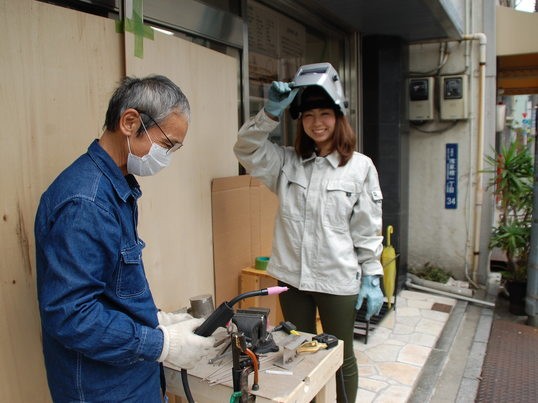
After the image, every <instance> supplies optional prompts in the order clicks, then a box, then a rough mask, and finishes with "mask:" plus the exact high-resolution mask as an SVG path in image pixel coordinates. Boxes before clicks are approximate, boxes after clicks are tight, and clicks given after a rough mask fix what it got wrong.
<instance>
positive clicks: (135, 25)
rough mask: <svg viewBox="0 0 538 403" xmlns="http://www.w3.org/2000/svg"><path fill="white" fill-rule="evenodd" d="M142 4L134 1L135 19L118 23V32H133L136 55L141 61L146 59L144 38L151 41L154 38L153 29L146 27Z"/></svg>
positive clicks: (141, 1)
mask: <svg viewBox="0 0 538 403" xmlns="http://www.w3.org/2000/svg"><path fill="white" fill-rule="evenodd" d="M142 4H143V0H134V1H133V18H132V19H130V18H125V21H116V32H118V33H122V32H132V33H133V34H134V37H135V43H134V55H135V56H136V57H138V58H140V59H142V58H143V57H144V38H146V39H151V40H153V38H154V33H153V29H152V28H151V27H148V26H146V25H144V16H143V14H142Z"/></svg>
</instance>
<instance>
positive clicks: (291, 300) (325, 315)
mask: <svg viewBox="0 0 538 403" xmlns="http://www.w3.org/2000/svg"><path fill="white" fill-rule="evenodd" d="M279 285H281V286H286V287H288V288H289V290H288V291H286V292H283V293H282V294H280V295H279V299H280V306H281V308H282V313H283V314H284V319H285V320H287V321H289V322H291V323H293V324H294V325H295V326H296V327H297V330H298V331H303V332H306V333H313V334H317V330H316V308H317V309H318V311H319V318H320V320H321V326H322V327H323V332H324V333H328V334H332V335H333V336H336V337H337V338H338V339H340V340H343V341H344V363H343V364H342V367H341V368H340V370H339V371H341V372H342V373H341V374H339V373H338V372H337V374H336V392H337V397H338V403H342V402H346V401H347V402H348V403H355V399H356V397H357V388H358V383H359V371H358V368H357V359H356V358H355V352H354V351H353V329H354V324H355V315H356V310H355V303H356V302H357V295H332V294H324V293H319V292H310V291H300V290H298V289H297V288H295V287H291V286H289V285H288V284H285V283H282V282H279ZM342 375H343V382H342ZM342 383H343V385H342ZM344 393H345V394H344ZM346 396H347V400H346Z"/></svg>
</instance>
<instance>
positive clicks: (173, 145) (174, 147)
mask: <svg viewBox="0 0 538 403" xmlns="http://www.w3.org/2000/svg"><path fill="white" fill-rule="evenodd" d="M138 113H143V114H144V115H146V116H147V117H148V118H149V119H150V120H151V121H152V122H153V123H154V124H155V126H157V127H158V128H159V130H160V131H161V132H162V134H164V137H166V140H167V141H168V143H169V144H170V147H169V148H168V150H167V152H169V153H173V152H174V151H177V150H179V149H180V148H181V147H183V143H182V142H181V141H178V142H177V143H174V142H173V141H172V140H170V137H168V136H167V135H166V133H165V132H164V130H163V129H162V128H161V126H159V124H158V123H157V122H156V121H155V119H153V118H152V117H151V115H149V114H147V113H146V112H142V111H139V112H138Z"/></svg>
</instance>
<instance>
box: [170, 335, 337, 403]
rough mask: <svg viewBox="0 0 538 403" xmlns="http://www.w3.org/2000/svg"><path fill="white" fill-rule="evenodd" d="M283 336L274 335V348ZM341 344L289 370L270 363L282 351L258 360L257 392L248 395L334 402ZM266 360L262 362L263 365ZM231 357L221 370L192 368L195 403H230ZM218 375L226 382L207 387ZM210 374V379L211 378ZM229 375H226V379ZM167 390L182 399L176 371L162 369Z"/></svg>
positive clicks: (206, 365)
mask: <svg viewBox="0 0 538 403" xmlns="http://www.w3.org/2000/svg"><path fill="white" fill-rule="evenodd" d="M301 336H303V337H305V338H307V339H308V340H310V339H311V336H312V335H309V334H305V333H303V334H302V335H301ZM283 337H289V336H282V332H275V333H274V338H275V342H276V343H277V344H280V343H281V342H282V340H283ZM217 351H218V348H215V349H214V351H212V352H211V353H210V355H209V356H210V357H212V356H214V355H215V354H216V353H217ZM343 351H344V343H343V342H342V341H339V343H338V345H337V346H335V347H333V348H331V349H330V350H319V351H317V352H316V353H305V354H301V355H299V356H298V358H297V359H296V360H297V362H296V364H295V365H294V366H293V367H292V368H291V369H290V370H289V371H286V370H285V369H282V368H278V367H274V366H272V364H271V362H272V361H271V360H273V361H274V360H281V358H282V347H281V348H280V351H279V352H277V353H269V354H267V357H266V358H261V364H260V370H259V386H260V388H259V390H258V391H251V393H252V394H255V395H256V402H257V403H259V402H281V403H291V402H294V403H295V402H296V403H303V402H304V403H307V402H310V401H311V400H312V399H313V398H314V397H315V398H316V402H317V403H328V402H334V401H336V381H335V373H336V371H337V370H338V368H340V366H341V365H342V362H343ZM264 360H265V361H264ZM231 368H232V363H231V356H230V357H229V359H228V360H227V361H223V362H222V364H221V365H220V366H216V365H212V364H209V363H208V362H207V360H203V362H200V363H199V364H198V365H197V366H196V367H195V368H193V369H192V370H189V371H188V374H189V375H188V376H189V386H190V389H191V393H192V396H193V398H194V399H195V401H197V402H199V403H213V402H214V403H223V402H229V401H230V397H231V395H232V393H233V384H232V369H231ZM267 369H269V370H270V371H271V370H273V371H274V370H276V371H280V372H282V373H278V374H274V373H267V372H265V371H266V370H267ZM216 371H218V373H221V374H224V377H226V379H223V380H222V381H219V382H218V384H215V385H210V384H209V383H208V381H206V380H204V379H205V378H207V377H209V376H213V377H214V374H215V373H216ZM212 374H213V375H212ZM226 374H228V375H226ZM165 375H166V382H167V388H168V391H169V392H170V393H173V394H174V395H177V396H183V397H184V396H185V393H184V390H183V385H182V383H181V373H180V370H179V368H172V367H165ZM253 376H254V375H253V374H250V375H249V389H250V387H251V386H252V381H253Z"/></svg>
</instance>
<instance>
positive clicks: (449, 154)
mask: <svg viewBox="0 0 538 403" xmlns="http://www.w3.org/2000/svg"><path fill="white" fill-rule="evenodd" d="M445 163H446V172H445V208H446V209H456V208H458V145H457V144H454V143H448V144H447V145H446V158H445Z"/></svg>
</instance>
